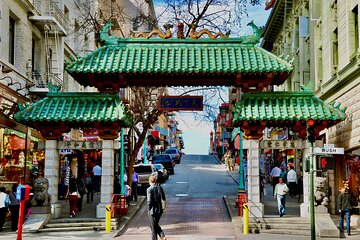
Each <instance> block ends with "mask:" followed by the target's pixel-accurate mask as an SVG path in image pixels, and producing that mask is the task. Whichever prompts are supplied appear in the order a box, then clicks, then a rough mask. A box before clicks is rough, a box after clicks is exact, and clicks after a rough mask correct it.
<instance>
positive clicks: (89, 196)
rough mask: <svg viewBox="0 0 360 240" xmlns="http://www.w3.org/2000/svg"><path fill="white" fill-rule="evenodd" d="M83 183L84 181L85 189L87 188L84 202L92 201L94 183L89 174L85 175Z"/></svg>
mask: <svg viewBox="0 0 360 240" xmlns="http://www.w3.org/2000/svg"><path fill="white" fill-rule="evenodd" d="M84 183H85V186H86V190H87V193H86V202H87V203H89V202H93V201H94V184H93V181H92V179H91V175H90V174H86V175H85V180H84Z"/></svg>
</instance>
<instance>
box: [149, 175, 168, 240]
mask: <svg viewBox="0 0 360 240" xmlns="http://www.w3.org/2000/svg"><path fill="white" fill-rule="evenodd" d="M149 184H150V187H148V188H147V190H146V197H147V204H148V216H149V220H150V228H151V232H152V240H157V239H158V237H157V235H159V236H160V239H161V240H166V239H167V238H166V237H165V234H164V232H163V230H162V229H161V227H160V225H159V221H160V218H161V215H162V213H163V208H162V204H161V200H164V201H165V193H164V190H163V189H162V187H161V186H160V185H158V184H156V176H154V175H151V176H150V177H149Z"/></svg>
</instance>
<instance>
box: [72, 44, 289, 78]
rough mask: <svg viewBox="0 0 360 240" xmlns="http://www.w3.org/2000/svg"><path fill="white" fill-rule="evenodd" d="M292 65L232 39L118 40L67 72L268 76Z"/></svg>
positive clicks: (75, 62)
mask: <svg viewBox="0 0 360 240" xmlns="http://www.w3.org/2000/svg"><path fill="white" fill-rule="evenodd" d="M292 68H293V67H292V65H291V64H290V63H288V62H286V61H285V60H283V59H281V58H279V57H277V56H276V55H274V54H272V53H270V52H268V51H266V50H264V49H262V48H261V47H258V46H256V45H254V44H243V43H241V41H237V39H236V38H233V39H217V40H213V39H198V40H193V39H166V40H164V39H121V43H119V44H118V45H105V46H103V47H101V48H99V49H97V50H95V51H93V52H92V53H90V54H88V55H86V56H84V57H81V58H79V59H77V60H76V61H74V62H72V63H68V65H67V67H66V70H67V71H68V72H69V73H82V74H83V73H97V74H99V73H107V74H108V73H127V74H130V73H157V74H159V73H160V74H162V73H165V74H172V73H174V74H189V73H190V74H191V73H207V74H208V73H224V74H225V73H255V72H256V73H259V72H263V73H270V72H277V73H282V72H290V71H291V70H292Z"/></svg>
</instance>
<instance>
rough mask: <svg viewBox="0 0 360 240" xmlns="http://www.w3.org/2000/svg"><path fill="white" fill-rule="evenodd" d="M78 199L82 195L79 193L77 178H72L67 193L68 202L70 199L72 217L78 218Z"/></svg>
mask: <svg viewBox="0 0 360 240" xmlns="http://www.w3.org/2000/svg"><path fill="white" fill-rule="evenodd" d="M78 197H80V194H79V193H78V189H77V186H76V179H75V176H72V177H71V178H70V180H69V187H68V191H67V193H66V200H67V199H69V210H70V217H75V216H76V207H77V200H78Z"/></svg>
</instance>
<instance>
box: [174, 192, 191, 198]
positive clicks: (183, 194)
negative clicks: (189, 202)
mask: <svg viewBox="0 0 360 240" xmlns="http://www.w3.org/2000/svg"><path fill="white" fill-rule="evenodd" d="M176 196H177V197H187V196H189V194H186V193H177V194H176Z"/></svg>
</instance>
